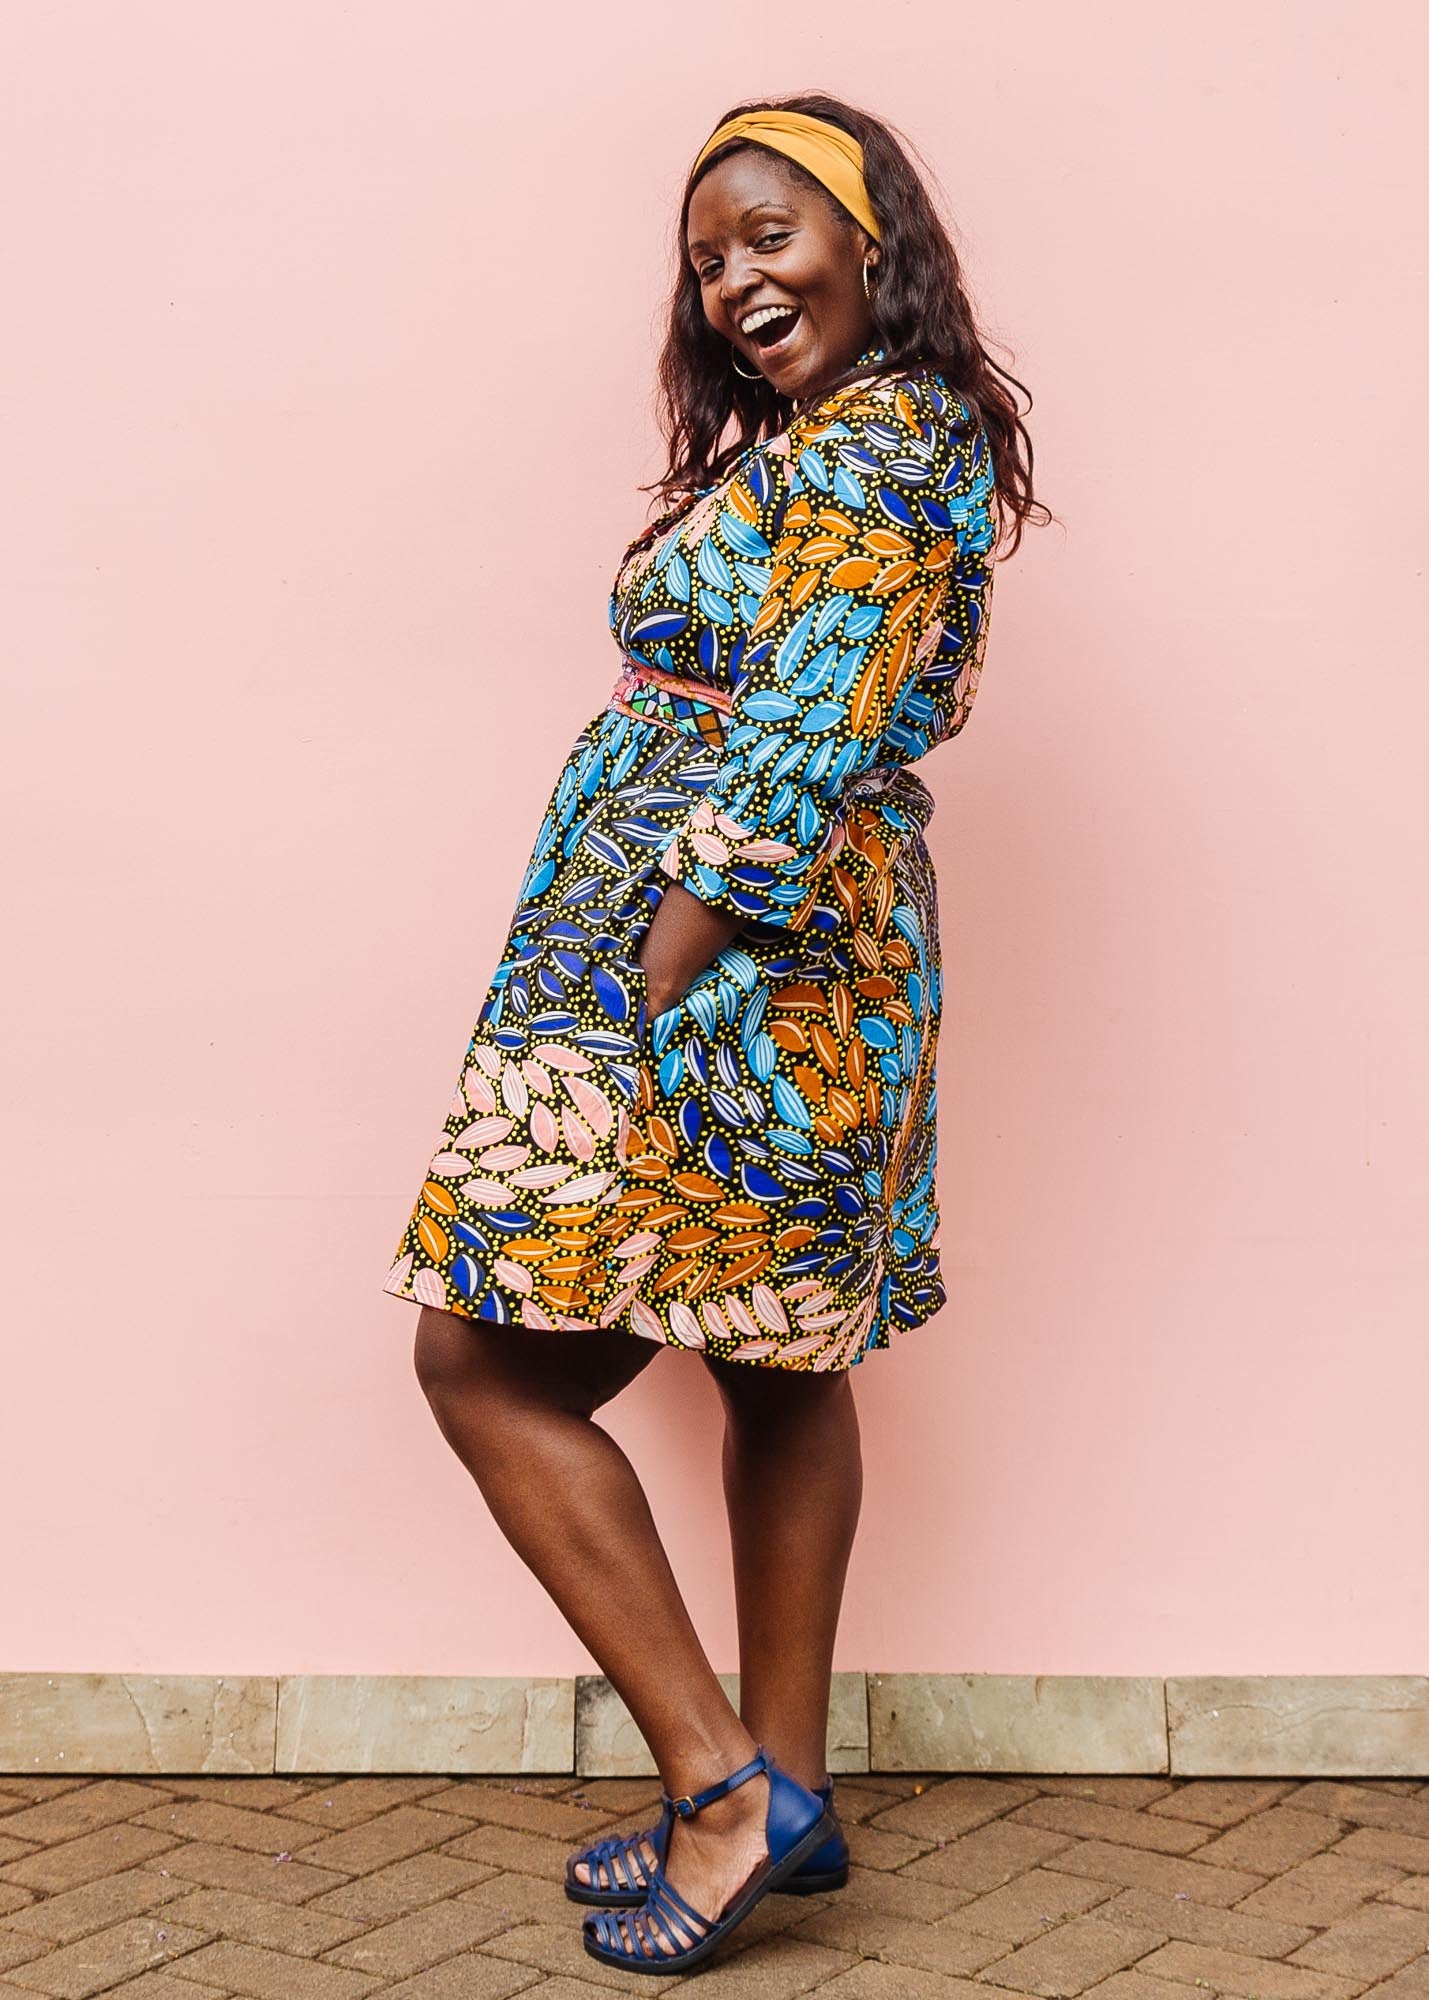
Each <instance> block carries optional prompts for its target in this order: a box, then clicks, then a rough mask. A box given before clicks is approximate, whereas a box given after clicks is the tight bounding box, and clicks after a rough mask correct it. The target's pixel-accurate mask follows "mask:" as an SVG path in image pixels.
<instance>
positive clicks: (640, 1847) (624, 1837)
mask: <svg viewBox="0 0 1429 2000" xmlns="http://www.w3.org/2000/svg"><path fill="white" fill-rule="evenodd" d="M816 1796H817V1797H818V1798H819V1799H820V1800H821V1802H822V1804H823V1807H824V1810H825V1811H826V1812H827V1813H829V1814H830V1815H831V1817H832V1819H833V1822H834V1830H833V1832H832V1833H831V1834H830V1835H829V1837H828V1839H827V1840H826V1841H825V1842H824V1844H823V1846H822V1847H819V1848H816V1849H815V1851H814V1852H813V1853H812V1854H811V1855H810V1856H809V1857H808V1859H807V1860H806V1861H803V1862H801V1863H800V1864H799V1866H798V1867H797V1868H796V1869H795V1870H794V1872H793V1874H792V1875H790V1876H788V1877H787V1878H786V1880H784V1881H783V1882H779V1883H776V1885H775V1887H774V1890H773V1892H772V1893H773V1894H775V1895H778V1896H825V1895H829V1894H830V1893H831V1892H832V1891H834V1890H835V1889H842V1888H843V1887H844V1886H845V1885H846V1883H847V1882H848V1871H849V1850H848V1841H847V1839H846V1838H845V1836H844V1831H843V1828H842V1826H841V1825H840V1824H839V1819H838V1814H837V1812H836V1811H835V1810H834V1781H833V1779H832V1778H831V1777H829V1778H825V1780H824V1782H823V1784H822V1785H820V1786H819V1788H818V1792H817V1794H816ZM661 1797H662V1798H664V1797H665V1794H664V1793H661ZM673 1818H674V1812H673V1810H672V1809H668V1808H667V1809H666V1810H665V1811H663V1812H662V1813H661V1816H660V1819H659V1821H658V1823H657V1824H656V1825H655V1826H650V1827H646V1828H644V1829H643V1830H642V1831H641V1832H639V1833H626V1834H619V1833H617V1834H610V1835H607V1837H606V1838H605V1839H604V1840H598V1841H595V1842H593V1843H592V1845H591V1846H589V1847H582V1848H580V1849H578V1850H577V1852H576V1853H574V1854H572V1855H571V1857H570V1859H569V1860H568V1862H567V1863H566V1894H567V1896H569V1898H570V1900H571V1901H572V1902H573V1903H587V1904H591V1905H593V1906H594V1907H596V1908H597V1909H607V1910H633V1909H636V1908H638V1907H639V1905H640V1904H641V1903H643V1902H644V1901H645V1896H646V1892H647V1891H648V1889H649V1887H650V1883H649V1880H648V1878H647V1876H646V1873H645V1850H646V1848H647V1847H648V1848H649V1849H650V1850H651V1852H652V1853H653V1854H654V1856H655V1858H656V1860H657V1861H663V1860H664V1858H665V1854H666V1850H667V1848H668V1844H669V1838H670V1825H671V1821H672V1820H673ZM582 1862H584V1863H585V1865H586V1867H587V1869H588V1870H589V1871H590V1880H589V1881H588V1882H582V1881H581V1879H580V1877H579V1876H578V1875H577V1874H576V1870H577V1868H579V1867H580V1865H581V1863H582Z"/></svg>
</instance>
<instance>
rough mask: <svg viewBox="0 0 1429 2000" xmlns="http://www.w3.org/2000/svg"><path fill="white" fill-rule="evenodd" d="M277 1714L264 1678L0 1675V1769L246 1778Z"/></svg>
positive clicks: (258, 1762) (259, 1762)
mask: <svg viewBox="0 0 1429 2000" xmlns="http://www.w3.org/2000/svg"><path fill="white" fill-rule="evenodd" d="M277 1714H278V1684H277V1682H276V1681H275V1680H270V1679H268V1678H266V1677H264V1676H246V1675H239V1674H232V1675H212V1674H4V1673H0V1771H30V1772H39V1771H43V1772H47V1773H55V1774H65V1775H68V1774H69V1773H71V1772H73V1773H74V1774H75V1775H77V1776H96V1775H97V1776H106V1777H114V1776H121V1775H126V1774H127V1775H131V1776H139V1775H145V1774H155V1773H161V1772H165V1771H168V1772H175V1771H182V1772H185V1773H187V1774H190V1775H195V1776H202V1777H211V1778H217V1777H224V1778H229V1777H249V1776H252V1775H253V1774H255V1773H262V1772H271V1771H272V1769H273V1741H274V1732H275V1729H276V1726H277Z"/></svg>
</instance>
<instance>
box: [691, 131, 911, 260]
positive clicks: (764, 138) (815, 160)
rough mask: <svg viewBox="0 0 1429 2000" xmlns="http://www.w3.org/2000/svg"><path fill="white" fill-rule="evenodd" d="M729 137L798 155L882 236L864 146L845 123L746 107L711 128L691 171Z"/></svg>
mask: <svg viewBox="0 0 1429 2000" xmlns="http://www.w3.org/2000/svg"><path fill="white" fill-rule="evenodd" d="M728 139H753V140H754V141H755V143H756V144H757V145H760V146H769V147H771V148H772V149H773V150H774V151H775V152H776V153H783V154H785V155H786V157H787V158H789V159H791V160H795V161H797V162H798V164H799V165H800V166H801V167H803V168H804V170H805V172H806V173H811V174H812V175H813V176H814V179H815V180H816V181H822V182H823V184H824V186H825V187H826V188H827V189H828V191H829V193H830V194H831V195H833V196H834V198H835V199H836V200H837V201H838V202H840V203H841V204H842V206H843V207H844V208H846V209H847V210H848V212H849V214H850V215H851V216H853V217H854V218H855V220H856V221H858V222H861V223H862V224H863V226H864V228H865V229H866V230H867V231H868V233H869V235H870V236H871V237H872V238H873V239H874V241H875V242H877V241H878V239H879V236H880V234H881V232H880V230H879V227H878V218H877V216H876V215H875V214H874V212H873V204H872V202H870V200H869V198H868V189H867V188H866V187H865V186H864V182H863V147H862V146H861V145H860V144H859V142H858V140H857V139H855V138H854V137H853V135H852V133H849V132H845V131H844V129H843V127H842V126H841V125H831V124H829V122H828V120H827V119H824V118H811V117H810V116H809V115H808V113H807V112H804V111H743V112H741V113H740V114H739V116H738V117H737V118H731V119H729V120H728V121H727V122H726V123H725V124H723V125H721V126H719V127H718V128H717V129H716V130H715V131H714V132H712V133H711V134H710V136H709V138H708V139H706V141H705V143H704V145H703V146H702V147H701V148H700V154H699V158H698V159H697V160H696V161H695V164H694V166H693V167H691V169H690V172H691V173H692V174H694V173H697V172H698V171H699V169H700V167H701V166H702V165H703V163H704V162H705V161H706V160H707V159H708V158H709V156H710V154H711V153H712V152H713V151H714V149H715V147H716V146H722V145H724V143H725V141H726V140H728Z"/></svg>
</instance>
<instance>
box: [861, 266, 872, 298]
mask: <svg viewBox="0 0 1429 2000" xmlns="http://www.w3.org/2000/svg"><path fill="white" fill-rule="evenodd" d="M868 273H869V262H868V259H867V257H865V258H864V260H863V296H864V297H865V298H866V299H867V300H868V303H869V304H870V305H872V304H873V293H872V292H871V291H870V290H869V289H868Z"/></svg>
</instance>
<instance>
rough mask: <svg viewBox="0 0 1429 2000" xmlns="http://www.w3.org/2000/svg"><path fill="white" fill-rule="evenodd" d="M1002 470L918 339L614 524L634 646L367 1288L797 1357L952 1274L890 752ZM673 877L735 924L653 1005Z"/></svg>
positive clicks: (614, 599)
mask: <svg viewBox="0 0 1429 2000" xmlns="http://www.w3.org/2000/svg"><path fill="white" fill-rule="evenodd" d="M869 359H870V355H869V354H867V353H866V354H865V355H864V356H861V357H860V360H861V361H862V362H863V363H865V364H866V363H867V362H868V361H869ZM992 500H993V474H992V460H991V454H990V450H989V444H988V439H987V434H986V432H985V430H984V429H983V427H982V425H981V423H980V421H979V419H978V417H977V415H976V413H975V411H974V410H973V409H972V407H971V406H970V405H969V404H967V403H966V402H964V401H963V400H962V399H960V398H959V397H958V396H957V395H955V394H954V393H953V392H952V391H951V390H950V389H949V387H948V385H947V383H946V380H945V378H944V377H943V376H942V375H941V374H939V373H937V372H936V371H927V370H925V371H914V372H908V373H903V374H900V375H897V376H892V377H890V376H884V377H876V378H874V379H872V380H868V379H865V380H863V381H861V382H859V381H856V382H854V383H851V384H846V385H844V386H843V387H841V388H838V389H835V390H833V391H832V392H830V394H829V395H827V396H826V397H825V398H824V399H823V400H822V401H821V402H818V403H815V404H814V405H812V406H811V407H810V408H809V409H807V410H805V411H803V412H801V413H800V414H799V415H798V416H796V417H795V419H794V420H793V421H792V422H791V424H790V425H789V428H788V429H787V430H786V431H784V432H781V433H780V434H779V435H777V436H776V437H773V438H769V439H766V440H764V441H763V442H762V443H760V444H758V445H755V446H752V447H750V448H749V449H748V450H747V451H745V452H744V453H743V454H741V456H740V458H739V460H738V461H737V462H736V464H735V465H734V466H733V467H732V468H731V470H730V471H729V473H728V474H727V475H726V477H725V478H724V479H723V480H722V481H720V482H719V483H717V484H716V485H714V486H712V487H708V488H706V489H705V490H704V491H703V492H702V493H700V494H698V495H696V496H694V497H693V499H692V500H689V499H687V500H686V501H684V502H683V503H680V504H679V505H677V506H676V507H674V508H672V509H670V510H669V511H668V512H667V513H666V515H665V516H664V517H662V519H661V520H659V521H657V522H656V523H655V524H654V526H653V527H652V528H649V529H647V530H645V531H644V533H643V534H642V535H641V536H639V537H637V539H636V541H635V542H634V543H632V544H631V547H630V549H629V550H628V551H627V554H626V558H625V561H624V563H623V565H622V567H621V569H620V572H619V574H618V575H617V577H616V580H615V584H614V588H613V589H612V591H611V595H610V603H609V622H610V629H611V632H612V635H613V637H614V639H615V643H616V646H617V648H618V651H619V656H620V661H619V663H620V666H621V669H622V671H621V673H620V678H619V679H618V680H617V682H616V685H615V689H614V692H613V694H612V696H611V698H610V702H609V705H608V706H606V707H605V708H604V709H602V711H601V712H600V713H599V714H598V715H596V716H594V717H593V718H592V720H591V721H590V722H589V723H588V724H587V725H586V727H585V728H584V729H583V730H582V731H581V733H580V735H579V736H578V737H577V739H576V742H575V744H574V745H573V746H572V749H571V752H570V755H569V757H568V758H567V760H566V763H565V766H564V768H563V769H562V771H561V773H560V775H559V777H558V778H557V780H556V785H555V789H554V791H553V793H552V795H551V799H550V803H549V805H548V807H547V810H546V815H545V818H544V819H543V820H542V822H541V826H540V829H539V831H538V833H537V835H536V840H535V846H534V849H533V851H532V854H531V859H530V863H529V866H528V868H527V870H526V874H525V877H524V880H523V882H522V885H521V890H520V897H519V903H518V907H517V909H516V911H515V913H514V916H513V918H512V921H511V928H510V933H509V936H508V939H507V943H506V949H505V952H504V954H503V956H502V959H501V962H500V964H499V966H498V967H497V969H496V972H495V975H494V977H493V979H492V981H491V985H490V988H489V990H488V992H487V995H486V999H485V1003H484V1005H483V1007H482V1010H481V1014H480V1017H479V1019H478V1021H477V1023H476V1026H475V1028H474V1030H473V1032H472V1036H471V1041H470V1043H469V1045H468V1047H467V1050H466V1053H465V1056H464V1059H463V1062H462V1067H461V1072H460V1075H459V1076H458V1078H457V1081H456V1087H455V1090H454V1093H453V1096H452V1099H451V1103H450V1106H449V1108H448V1110H447V1114H446V1118H445V1122H444V1125H443V1128H442V1132H441V1135H440V1137H439V1140H438V1144H437V1150H436V1152H435V1155H434V1156H433V1158H432V1159H431V1162H430V1164H429V1165H428V1167H427V1170H426V1174H425V1177H424V1179H423V1182H422V1185H421V1188H420V1191H419V1193H418V1196H417V1200H416V1205H415V1207H414V1208H413V1210H412V1213H411V1216H410V1219H409V1220H408V1222H407V1224H406V1227H405V1229H404V1230H403V1233H402V1236H401V1239H400V1241H399V1242H398V1245H397V1250H396V1258H395V1261H394V1263H393V1265H392V1268H391V1270H390V1271H389V1273H388V1274H387V1277H386V1280H385V1283H384V1287H383V1289H384V1290H386V1291H388V1292H391V1293H394V1294H395V1295H397V1296H399V1297H402V1298H406V1299H411V1300H414V1301H416V1302H418V1303H420V1304H424V1305H430V1306H437V1307H441V1308H443V1309H445V1310H447V1311H449V1312H453V1313H457V1314H461V1315H464V1316H467V1317H469V1318H472V1319H474V1320H478V1321H480V1320H484V1321H487V1322H495V1323H500V1324H507V1325H511V1326H513V1327H522V1326H525V1327H537V1328H557V1329H564V1330H568V1331H569V1332H570V1333H571V1334H572V1337H573V1338H578V1337H579V1335H580V1334H581V1332H583V1331H587V1330H592V1329H595V1328H601V1327H611V1328H619V1329H622V1330H624V1331H626V1332H629V1333H632V1334H635V1335H638V1336H640V1337H642V1338H644V1339H647V1340H654V1341H660V1342H664V1343H666V1344H668V1345H671V1346H675V1347H687V1348H697V1349H700V1350H702V1351H704V1352H705V1353H706V1354H708V1355H710V1356H712V1357H714V1358H716V1359H720V1360H733V1361H743V1362H750V1363H755V1364H760V1365H764V1366H767V1367H777V1368H792V1369H816V1370H822V1369H841V1368H849V1367H852V1366H854V1365H855V1364H856V1363H857V1362H859V1361H861V1360H862V1358H863V1357H864V1355H865V1354H868V1353H869V1352H871V1351H872V1350H873V1349H875V1348H884V1347H887V1346H888V1345H889V1342H890V1339H891V1336H892V1335H893V1333H895V1332H896V1331H898V1330H899V1329H901V1328H905V1327H915V1326H919V1325H921V1324H922V1323H923V1322H924V1321H925V1320H927V1319H928V1318H930V1317H931V1315H932V1314H933V1313H935V1312H936V1311H937V1310H938V1308H939V1307H940V1306H941V1305H942V1304H943V1302H944V1298H945V1291H944V1285H943V1280H942V1277H941V1275H940V1272H939V1262H938V1250H937V1241H936V1238H937V1228H938V1208H937V1196H936V1191H935V1187H934V1168H935V1165H936V1156H937V1130H936V1107H937V1098H936V1074H935V1056H936V1049H937V1034H938V1023H939V1015H940V1009H941V1003H942V966H941V959H940V953H939V940H938V908H937V888H936V882H935V879H934V873H933V867H932V863H931V860H930V858H929V854H928V849H927V846H926V844H925V842H924V837H923V835H924V828H925V827H926V825H927V823H928V820H929V817H930V816H931V813H932V799H931V797H930V795H929V793H928V791H927V788H926V787H925V786H924V785H923V783H922V782H921V780H920V779H919V778H918V777H917V776H916V774H915V773H914V772H913V771H912V770H911V769H910V768H909V767H910V766H911V765H912V764H914V763H915V762H916V761H917V760H918V759H919V758H920V757H922V756H923V755H924V754H925V752H926V751H928V750H929V749H931V748H932V747H933V746H934V745H935V744H938V743H941V742H943V741H944V740H945V739H947V738H948V737H950V736H953V735H955V734H956V733H957V731H958V730H960V729H961V728H962V727H963V725H964V723H965V722H966V721H967V718H968V713H969V710H970V709H971V707H972V703H973V698H974V695H975V693H976V691H977V685H978V677H979V673H980V670H981V665H982V658H983V651H984V647H985V644H986V639H987V630H988V616H989V611H990V606H991V595H992V582H993V568H992V559H991V550H992V545H993V541H994V523H993V513H992ZM671 882H678V883H681V884H682V885H683V886H684V887H685V888H686V889H687V890H689V891H690V892H691V893H692V894H693V895H695V896H698V897H699V898H701V900H702V901H704V902H706V903H708V904H709V905H710V906H711V908H713V909H717V910H720V911H723V912H725V913H726V914H729V915H734V916H737V917H739V918H740V919H741V921H742V923H743V925H744V928H743V929H742V931H741V932H740V934H739V935H738V936H737V937H736V938H735V940H734V942H733V943H732V944H731V945H730V946H729V947H728V948H727V949H726V950H725V951H723V952H721V953H720V955H719V957H718V958H717V959H716V960H715V962H714V963H713V964H712V965H711V966H709V967H708V969H707V970H706V971H704V972H702V973H700V974H699V975H698V976H697V977H696V978H695V980H694V982H693V984H692V985H691V986H690V987H689V988H688V990H687V991H686V992H685V994H684V995H683V997H682V998H681V999H680V1000H679V1002H678V1003H677V1004H676V1005H675V1006H674V1007H672V1008H670V1009H669V1010H668V1011H667V1012H665V1013H661V1014H655V1015H651V1014H650V1012H649V1009H648V1008H647V1005H646V988H645V977H644V973H643V972H642V970H641V968H640V966H639V964H638V963H637V960H636V953H637V951H638V949H639V946H640V941H641V938H642V937H643V935H644V932H645V930H646V929H647V928H648V926H649V924H650V921H651V918H652V916H653V914H654V911H655V909H656V908H657V907H658V905H659V901H660V898H661V896H662V895H663V894H664V892H665V890H666V888H667V887H668V886H669V884H670V883H671Z"/></svg>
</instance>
